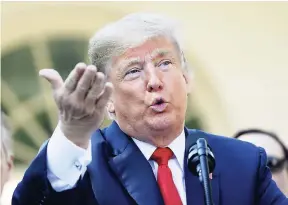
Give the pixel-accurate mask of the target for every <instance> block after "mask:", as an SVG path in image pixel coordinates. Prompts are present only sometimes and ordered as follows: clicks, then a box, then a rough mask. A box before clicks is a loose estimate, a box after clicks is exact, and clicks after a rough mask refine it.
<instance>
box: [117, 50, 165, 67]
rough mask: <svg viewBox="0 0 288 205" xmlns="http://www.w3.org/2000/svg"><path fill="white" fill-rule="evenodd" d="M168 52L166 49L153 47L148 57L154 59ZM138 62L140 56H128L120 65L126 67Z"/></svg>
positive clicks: (139, 61)
mask: <svg viewBox="0 0 288 205" xmlns="http://www.w3.org/2000/svg"><path fill="white" fill-rule="evenodd" d="M168 54H170V52H169V50H167V49H155V50H154V51H152V53H151V55H150V57H151V59H153V60H154V59H155V58H162V57H164V56H167V55H168ZM140 63H141V59H140V57H136V58H129V59H127V60H124V61H123V62H121V64H120V67H121V68H127V67H129V66H132V65H136V64H140Z"/></svg>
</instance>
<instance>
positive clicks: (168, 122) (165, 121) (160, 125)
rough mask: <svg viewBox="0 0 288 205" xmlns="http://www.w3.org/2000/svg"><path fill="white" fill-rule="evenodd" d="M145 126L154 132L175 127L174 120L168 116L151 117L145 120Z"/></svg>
mask: <svg viewBox="0 0 288 205" xmlns="http://www.w3.org/2000/svg"><path fill="white" fill-rule="evenodd" d="M147 125H148V126H149V127H151V129H152V130H155V131H161V130H165V129H169V128H170V129H171V128H172V127H173V125H175V119H173V118H171V117H168V116H167V117H166V116H153V117H152V118H150V119H148V120H147Z"/></svg>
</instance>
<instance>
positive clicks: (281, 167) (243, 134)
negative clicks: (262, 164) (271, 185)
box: [235, 129, 288, 196]
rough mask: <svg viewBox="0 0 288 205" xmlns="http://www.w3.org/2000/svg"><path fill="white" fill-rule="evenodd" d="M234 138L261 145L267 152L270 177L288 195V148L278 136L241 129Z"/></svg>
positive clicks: (256, 130) (260, 131) (262, 131)
mask: <svg viewBox="0 0 288 205" xmlns="http://www.w3.org/2000/svg"><path fill="white" fill-rule="evenodd" d="M235 138H239V139H241V140H243V141H246V142H250V143H253V144H255V145H256V146H261V147H263V148H264V149H265V151H266V152H267V155H268V158H267V165H268V167H269V168H270V170H271V172H272V178H273V179H274V180H275V182H276V184H277V185H278V187H279V188H280V189H281V191H282V192H283V193H285V194H286V196H288V149H287V148H286V147H285V145H284V143H283V142H282V141H281V140H280V138H279V137H278V136H277V135H276V134H274V133H271V132H267V131H264V130H260V129H247V130H241V131H239V132H238V133H236V134H235Z"/></svg>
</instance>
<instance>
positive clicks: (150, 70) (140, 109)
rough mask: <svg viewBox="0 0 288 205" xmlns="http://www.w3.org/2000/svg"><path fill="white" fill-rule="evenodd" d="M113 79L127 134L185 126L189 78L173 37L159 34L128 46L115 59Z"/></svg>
mask: <svg viewBox="0 0 288 205" xmlns="http://www.w3.org/2000/svg"><path fill="white" fill-rule="evenodd" d="M110 81H111V82H112V83H113V85H114V93H113V96H112V101H113V103H112V108H113V109H114V110H115V115H116V120H117V122H118V124H119V125H120V127H121V129H122V130H123V131H124V132H126V133H127V134H129V135H131V136H134V137H138V138H141V137H142V135H143V137H144V136H146V137H147V135H149V136H152V135H154V134H155V135H157V133H158V134H159V133H163V132H165V131H167V132H168V131H169V130H171V129H179V128H181V127H182V128H181V129H183V126H184V119H185V112H186V101H187V88H188V86H187V78H186V77H185V76H184V74H183V70H182V66H181V60H180V56H179V52H177V49H176V48H175V45H174V44H173V43H171V41H169V40H167V39H165V38H161V37H158V38H154V39H150V40H147V41H146V42H144V43H143V44H141V45H140V46H137V47H134V48H130V49H128V50H126V52H125V53H124V54H123V55H121V56H119V57H117V58H116V59H115V60H114V64H113V68H112V71H111V72H110ZM113 109H112V110H113ZM179 134H180V133H179ZM144 141H145V139H144Z"/></svg>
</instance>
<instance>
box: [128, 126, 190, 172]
mask: <svg viewBox="0 0 288 205" xmlns="http://www.w3.org/2000/svg"><path fill="white" fill-rule="evenodd" d="M132 139H133V141H134V142H135V144H136V145H137V146H138V148H139V149H140V151H141V152H142V154H143V155H144V157H145V158H146V159H147V160H150V157H151V156H152V154H153V153H154V151H155V150H156V148H157V147H156V146H154V145H151V144H149V143H147V142H143V141H140V140H138V139H135V138H133V137H132ZM168 147H169V148H170V149H171V150H172V151H173V153H174V156H175V157H176V159H177V161H178V163H179V165H180V167H181V169H182V171H184V154H185V132H184V129H183V131H182V132H181V134H180V135H179V136H178V137H176V138H175V139H174V140H173V141H172V142H171V143H170V144H169V145H168Z"/></svg>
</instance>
